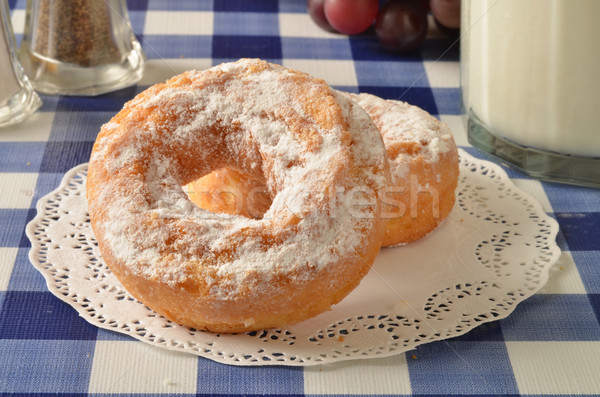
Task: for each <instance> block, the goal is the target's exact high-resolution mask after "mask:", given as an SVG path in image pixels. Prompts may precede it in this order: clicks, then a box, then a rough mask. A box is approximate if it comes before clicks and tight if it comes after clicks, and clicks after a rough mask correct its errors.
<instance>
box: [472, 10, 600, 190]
mask: <svg viewBox="0 0 600 397" xmlns="http://www.w3.org/2000/svg"><path fill="white" fill-rule="evenodd" d="M597 15H600V2H599V1H597V0H552V1H548V0H527V1H522V0H502V1H492V0H463V1H462V15H461V23H462V26H461V29H462V38H461V89H462V95H463V106H464V109H465V112H466V115H467V121H468V123H467V128H468V136H469V141H470V142H471V144H472V145H473V146H475V147H477V148H479V149H482V150H483V151H486V152H488V153H491V154H492V155H494V156H497V157H499V158H500V159H502V160H505V161H508V162H509V163H511V164H513V165H516V166H517V167H519V168H521V169H522V170H523V171H525V172H526V173H528V174H529V175H531V176H534V177H538V178H540V179H546V180H552V181H558V182H565V183H572V184H578V185H586V186H598V187H600V123H598V119H597V116H596V113H597V108H598V107H599V105H600V100H598V93H599V92H600V75H599V74H598V69H597V65H598V64H599V63H600V51H599V50H600V24H598V23H597Z"/></svg>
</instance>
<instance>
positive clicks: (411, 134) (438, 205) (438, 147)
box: [188, 94, 458, 246]
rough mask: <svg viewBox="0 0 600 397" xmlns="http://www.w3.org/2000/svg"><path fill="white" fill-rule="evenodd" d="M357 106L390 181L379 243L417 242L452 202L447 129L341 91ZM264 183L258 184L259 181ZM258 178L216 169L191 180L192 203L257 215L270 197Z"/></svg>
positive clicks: (421, 114)
mask: <svg viewBox="0 0 600 397" xmlns="http://www.w3.org/2000/svg"><path fill="white" fill-rule="evenodd" d="M345 95H347V96H349V97H351V98H352V99H353V100H354V101H356V102H357V103H358V104H360V105H361V106H362V107H363V108H364V109H365V110H366V111H367V113H368V114H369V115H370V116H371V118H372V119H373V121H374V123H375V125H376V126H377V128H378V129H379V132H380V133H381V136H382V137H383V141H384V144H385V147H386V151H387V158H388V160H389V162H390V168H391V175H392V181H391V184H390V185H389V186H388V187H387V189H386V190H385V192H384V194H383V195H382V202H383V211H382V217H384V218H385V219H386V227H385V234H384V239H383V246H394V245H398V244H405V243H409V242H412V241H415V240H418V239H420V238H422V237H423V236H425V235H426V234H428V233H429V232H431V231H432V230H434V229H435V228H436V227H437V226H438V225H439V224H440V223H441V222H442V221H443V220H444V219H445V218H446V217H447V216H448V214H449V213H450V210H451V209H452V207H453V206H454V202H455V195H454V191H455V189H456V185H457V183H458V151H457V147H456V144H455V142H454V139H453V137H452V133H451V131H450V130H449V129H448V127H447V126H446V125H445V124H444V123H441V122H440V121H438V120H437V119H436V118H434V117H433V116H431V115H430V114H429V113H427V112H425V111H424V110H422V109H420V108H418V107H416V106H412V105H409V104H407V103H405V102H400V101H394V100H385V99H382V98H379V97H377V96H374V95H370V94H345ZM262 185H264V182H263V183H262ZM262 185H261V181H258V180H256V179H252V178H249V177H248V176H246V175H244V174H243V173H241V172H239V171H235V170H231V169H221V170H217V171H214V172H213V173H211V174H209V175H206V176H204V177H202V178H200V179H199V180H197V181H194V182H192V183H191V184H190V185H189V186H188V189H189V191H190V193H191V197H192V201H194V202H195V203H196V204H197V205H199V206H201V207H202V208H206V209H210V210H211V211H214V212H222V213H229V214H241V215H245V216H252V217H257V216H261V215H262V213H263V212H265V211H266V210H267V209H268V208H269V205H270V199H269V197H267V196H266V195H265V194H264V191H263V190H262V189H261V186H262Z"/></svg>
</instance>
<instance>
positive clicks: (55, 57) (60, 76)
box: [19, 0, 145, 96]
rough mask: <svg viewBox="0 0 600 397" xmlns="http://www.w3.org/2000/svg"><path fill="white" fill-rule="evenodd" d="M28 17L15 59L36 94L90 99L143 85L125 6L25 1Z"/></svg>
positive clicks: (140, 56)
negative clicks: (17, 58) (17, 56)
mask: <svg viewBox="0 0 600 397" xmlns="http://www.w3.org/2000/svg"><path fill="white" fill-rule="evenodd" d="M26 11H27V12H26V16H25V31H24V34H23V42H22V44H21V48H20V50H19V58H20V60H21V64H22V65H23V68H24V69H25V71H26V73H27V74H28V76H29V78H30V79H31V82H32V85H33V87H34V88H35V89H36V90H37V91H39V92H43V93H47V94H61V95H86V96H93V95H100V94H104V93H107V92H111V91H115V90H118V89H121V88H124V87H128V86H131V85H133V84H135V83H137V82H138V81H139V80H140V79H141V77H142V74H143V69H144V61H145V56H144V52H143V51H142V48H141V46H140V43H139V42H138V40H137V39H136V37H135V35H134V33H133V30H132V28H131V24H130V21H129V16H128V14H127V4H126V1H125V0H104V1H98V0H28V1H27V10H26Z"/></svg>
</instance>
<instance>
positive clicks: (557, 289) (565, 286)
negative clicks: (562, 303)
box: [538, 251, 587, 294]
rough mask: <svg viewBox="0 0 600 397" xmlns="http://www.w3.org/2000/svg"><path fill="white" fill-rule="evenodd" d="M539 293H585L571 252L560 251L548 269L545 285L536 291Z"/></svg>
mask: <svg viewBox="0 0 600 397" xmlns="http://www.w3.org/2000/svg"><path fill="white" fill-rule="evenodd" d="M538 293H540V294H586V293H587V291H586V289H585V286H584V285H583V282H582V281H581V277H580V275H579V271H578V270H577V266H576V265H575V261H573V257H572V256H571V253H570V252H568V251H565V252H563V253H561V255H560V257H559V258H558V261H557V262H556V264H555V265H554V266H553V267H552V269H551V271H550V277H549V279H548V282H547V283H546V285H545V286H544V287H543V288H542V289H541V290H540V291H539V292H538Z"/></svg>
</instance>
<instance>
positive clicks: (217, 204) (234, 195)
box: [183, 168, 273, 219]
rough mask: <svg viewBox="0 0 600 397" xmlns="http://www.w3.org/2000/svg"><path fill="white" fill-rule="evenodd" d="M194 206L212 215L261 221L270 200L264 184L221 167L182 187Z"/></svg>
mask: <svg viewBox="0 0 600 397" xmlns="http://www.w3.org/2000/svg"><path fill="white" fill-rule="evenodd" d="M183 189H184V191H185V192H186V193H187V195H188V197H189V199H190V200H191V201H192V203H194V204H195V205H197V206H198V207H200V208H202V209H205V210H209V211H211V212H213V213H215V214H228V215H240V216H244V217H246V218H252V219H263V216H264V214H265V213H266V212H267V211H268V210H269V208H270V207H271V204H272V202H273V198H272V197H271V195H270V194H269V191H268V188H267V186H266V183H265V182H264V181H263V180H260V179H258V178H256V177H253V176H250V175H248V174H246V173H244V172H242V171H239V170H236V169H234V168H221V169H219V170H216V171H213V172H211V173H210V174H208V175H205V176H203V177H202V178H200V179H198V180H196V181H194V182H192V183H190V184H188V185H186V186H184V187H183Z"/></svg>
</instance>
